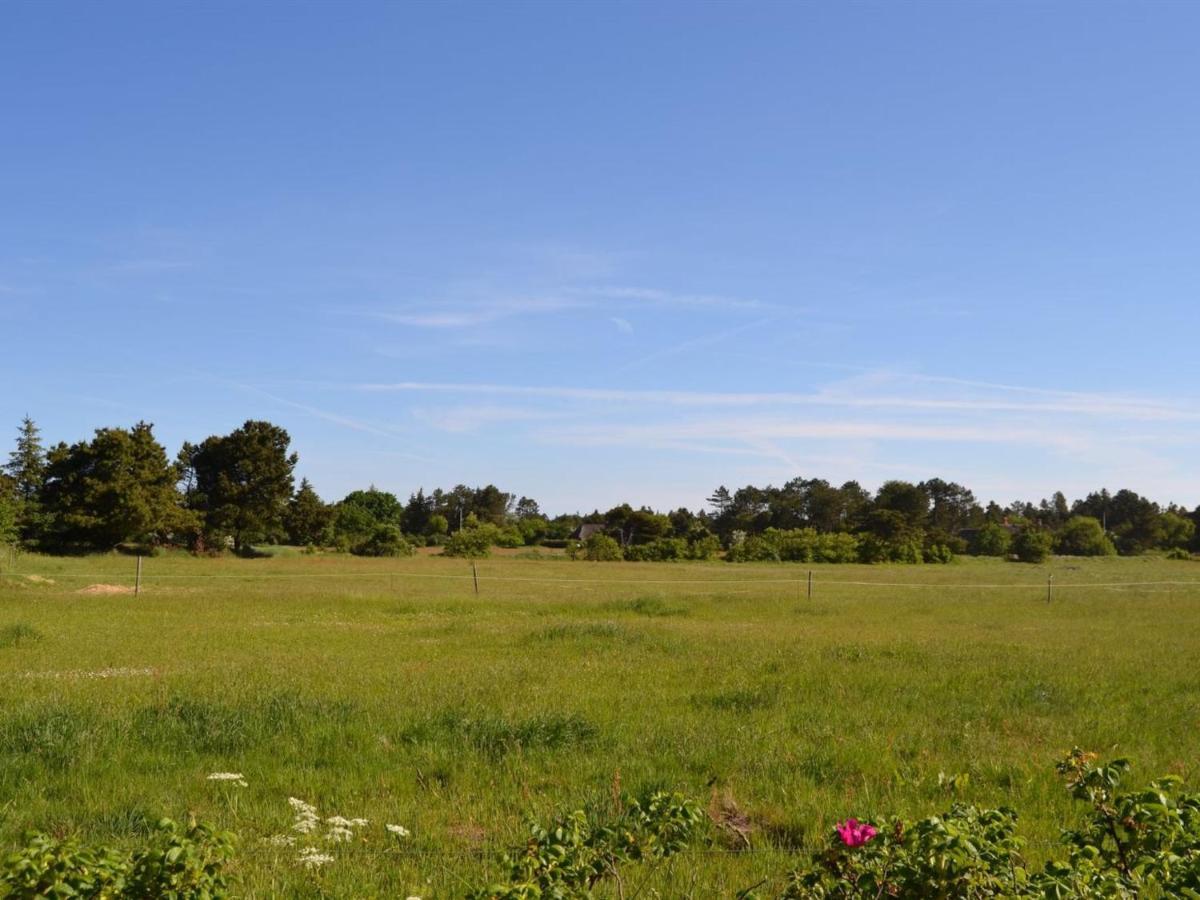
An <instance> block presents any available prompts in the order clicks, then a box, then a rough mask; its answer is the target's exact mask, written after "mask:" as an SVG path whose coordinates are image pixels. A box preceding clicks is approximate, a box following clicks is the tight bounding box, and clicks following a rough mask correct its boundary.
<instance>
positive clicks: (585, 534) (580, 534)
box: [560, 522, 604, 541]
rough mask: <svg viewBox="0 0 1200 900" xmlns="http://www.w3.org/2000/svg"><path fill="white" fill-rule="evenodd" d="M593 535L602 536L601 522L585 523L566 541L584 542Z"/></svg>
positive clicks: (602, 526)
mask: <svg viewBox="0 0 1200 900" xmlns="http://www.w3.org/2000/svg"><path fill="white" fill-rule="evenodd" d="M560 533H561V532H560ZM593 534H604V523H603V522H585V523H584V524H582V525H580V526H579V527H578V528H576V529H575V530H574V531H572V532H571V534H570V535H569V536H568V539H569V540H572V541H586V540H587V539H588V538H590V537H591V536H592V535H593Z"/></svg>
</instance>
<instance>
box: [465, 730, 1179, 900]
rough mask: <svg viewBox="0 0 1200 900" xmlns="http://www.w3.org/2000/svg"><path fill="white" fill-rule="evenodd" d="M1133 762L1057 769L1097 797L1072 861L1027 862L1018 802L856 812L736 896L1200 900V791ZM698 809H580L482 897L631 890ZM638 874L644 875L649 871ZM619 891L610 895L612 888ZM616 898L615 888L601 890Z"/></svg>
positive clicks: (1074, 835)
mask: <svg viewBox="0 0 1200 900" xmlns="http://www.w3.org/2000/svg"><path fill="white" fill-rule="evenodd" d="M1129 769H1130V765H1129V762H1128V761H1127V760H1123V759H1117V760H1113V761H1112V762H1109V763H1104V764H1102V763H1097V762H1096V757H1095V755H1094V754H1091V753H1084V752H1083V751H1081V750H1079V749H1075V750H1073V751H1071V753H1070V754H1069V755H1068V756H1067V757H1066V758H1065V759H1064V760H1062V761H1061V762H1060V763H1059V764H1058V766H1057V771H1058V772H1059V774H1060V775H1062V776H1063V778H1064V779H1065V781H1066V786H1067V789H1068V790H1069V791H1070V793H1071V796H1072V797H1074V798H1075V799H1076V800H1079V801H1081V802H1083V803H1084V804H1086V805H1087V810H1086V812H1085V814H1084V815H1083V817H1082V820H1081V823H1080V824H1077V825H1076V827H1074V828H1071V829H1067V830H1064V831H1063V843H1064V846H1065V848H1066V854H1065V858H1063V857H1061V856H1060V857H1059V858H1057V859H1053V860H1051V861H1049V862H1047V863H1046V864H1045V865H1044V866H1043V867H1042V868H1041V869H1034V868H1031V867H1030V866H1029V864H1028V863H1027V862H1026V861H1025V858H1024V856H1023V855H1022V849H1023V847H1024V841H1023V840H1022V839H1021V838H1020V837H1019V836H1018V835H1017V814H1016V812H1014V811H1013V810H1011V809H1008V808H1006V807H1000V808H998V809H980V808H977V807H975V806H971V805H967V804H963V803H955V804H953V805H952V806H951V808H950V809H949V810H948V811H947V812H944V813H942V814H941V815H935V816H929V817H927V818H924V819H920V820H918V821H916V822H912V823H911V824H910V823H906V822H904V821H903V820H901V819H890V818H881V819H879V820H877V821H876V822H874V823H872V822H866V821H863V822H860V821H858V820H857V819H853V818H852V819H847V820H846V821H845V822H842V823H840V824H838V825H837V827H836V828H835V829H834V831H833V834H832V835H831V836H830V839H829V840H828V842H827V843H826V845H825V846H824V847H822V848H821V849H819V850H817V851H815V852H814V853H813V854H812V857H811V859H810V861H809V863H808V864H807V865H806V866H803V867H801V868H800V869H797V870H795V871H793V872H790V873H788V874H787V875H786V876H784V877H783V879H782V880H781V881H778V880H777V881H775V884H776V885H777V887H776V888H774V889H768V890H767V892H766V893H760V890H764V885H766V884H768V883H769V881H771V880H770V879H767V880H764V881H762V882H759V883H758V884H756V885H753V886H751V887H749V888H746V889H745V890H743V891H741V892H740V893H739V894H738V895H737V896H738V897H739V900H764V898H766V897H772V898H774V900H826V898H828V900H881V898H899V900H923V898H946V900H951V898H953V900H985V898H1001V897H1008V898H1019V897H1026V898H1035V897H1036V898H1045V900H1084V898H1091V897H1110V898H1123V900H1124V898H1129V900H1132V898H1143V897H1144V898H1160V897H1163V898H1165V897H1191V898H1193V900H1196V898H1200V794H1187V793H1184V792H1183V791H1182V790H1181V783H1180V779H1178V778H1176V777H1173V776H1169V777H1166V778H1161V779H1159V780H1157V781H1155V782H1153V783H1152V784H1151V785H1150V786H1149V787H1148V788H1147V789H1145V790H1132V791H1125V790H1122V787H1121V785H1122V781H1123V779H1124V778H1125V776H1126V775H1127V774H1128V772H1129ZM705 821H706V820H705V818H704V816H703V815H702V813H701V811H700V807H699V806H698V805H697V804H695V803H692V802H689V801H687V800H684V799H683V798H681V797H680V796H679V795H677V794H664V793H658V794H654V795H652V796H651V797H650V798H649V800H648V801H647V802H645V803H644V804H642V803H637V802H632V803H629V804H628V806H627V808H626V810H625V812H624V813H623V814H622V815H621V816H620V817H617V818H616V819H609V820H600V821H597V817H595V816H589V815H588V814H587V813H585V812H582V811H577V812H574V813H571V814H570V815H568V816H566V817H564V818H563V819H561V820H559V821H558V822H556V823H554V824H552V825H550V826H549V827H541V826H538V825H534V826H532V828H531V831H530V837H529V840H528V841H527V843H526V844H525V846H524V847H523V848H521V849H520V850H517V851H514V852H513V853H510V854H509V855H507V856H506V857H505V862H506V864H507V865H508V868H509V881H508V882H507V883H505V884H493V885H490V886H488V887H484V888H479V889H477V890H475V891H474V892H471V893H469V894H468V897H469V898H471V900H532V898H547V897H554V898H564V900H565V898H580V900H582V898H590V897H592V896H594V895H595V892H597V891H603V890H605V888H604V887H603V886H604V885H606V884H607V883H608V882H611V883H612V884H613V886H614V887H615V892H616V895H617V896H624V890H623V881H622V877H623V873H624V870H625V868H624V867H627V866H629V865H631V864H633V863H637V862H649V863H651V864H654V863H658V862H661V861H663V860H665V859H667V858H669V857H671V856H674V855H676V854H678V853H681V852H683V851H684V850H686V849H687V848H688V846H689V845H690V844H692V843H694V842H698V841H699V839H700V838H701V837H702V829H703V827H704V825H705ZM639 883H640V884H643V885H644V884H645V877H644V875H642V876H639ZM610 893H611V892H610ZM604 895H605V896H608V894H607V893H606V894H604Z"/></svg>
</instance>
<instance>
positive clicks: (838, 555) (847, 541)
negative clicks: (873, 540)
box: [813, 532, 859, 563]
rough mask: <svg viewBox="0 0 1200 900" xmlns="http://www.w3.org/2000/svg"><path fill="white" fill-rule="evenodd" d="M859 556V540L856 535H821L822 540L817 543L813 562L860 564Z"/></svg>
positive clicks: (838, 533)
mask: <svg viewBox="0 0 1200 900" xmlns="http://www.w3.org/2000/svg"><path fill="white" fill-rule="evenodd" d="M858 554H859V548H858V538H857V537H856V536H855V535H853V534H845V533H842V532H834V533H831V534H823V535H821V539H820V540H819V541H818V542H817V547H816V551H815V553H814V559H813V562H823V563H852V562H858Z"/></svg>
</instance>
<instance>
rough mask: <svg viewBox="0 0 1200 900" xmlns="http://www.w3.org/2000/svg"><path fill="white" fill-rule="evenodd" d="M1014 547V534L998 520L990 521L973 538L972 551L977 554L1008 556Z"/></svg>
mask: <svg viewBox="0 0 1200 900" xmlns="http://www.w3.org/2000/svg"><path fill="white" fill-rule="evenodd" d="M1011 549H1012V534H1011V533H1010V532H1009V530H1008V529H1007V528H1005V527H1004V526H1003V525H1000V524H999V523H997V522H988V523H987V524H986V525H984V526H983V527H982V528H980V529H979V530H978V531H977V532H975V536H974V537H973V538H972V539H971V553H973V554H975V555H976V556H1008V554H1009V551H1010V550H1011Z"/></svg>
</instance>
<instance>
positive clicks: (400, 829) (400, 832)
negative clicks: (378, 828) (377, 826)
mask: <svg viewBox="0 0 1200 900" xmlns="http://www.w3.org/2000/svg"><path fill="white" fill-rule="evenodd" d="M383 827H384V828H386V829H387V830H388V831H390V832H391V833H392V834H394V835H395V836H396V837H398V838H406V837H408V835H409V830H408V829H407V828H405V827H404V826H403V825H384V826H383Z"/></svg>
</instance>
